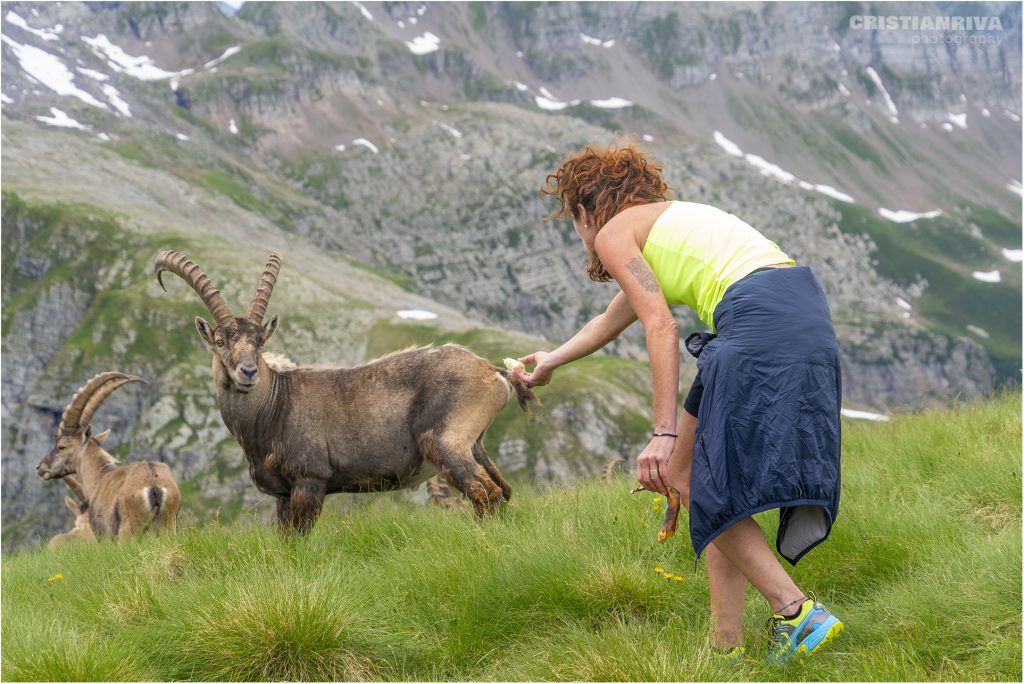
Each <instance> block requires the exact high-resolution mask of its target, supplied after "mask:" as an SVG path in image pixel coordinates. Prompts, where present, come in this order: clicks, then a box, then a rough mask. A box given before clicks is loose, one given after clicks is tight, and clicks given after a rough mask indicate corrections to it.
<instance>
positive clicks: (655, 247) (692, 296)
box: [643, 202, 796, 332]
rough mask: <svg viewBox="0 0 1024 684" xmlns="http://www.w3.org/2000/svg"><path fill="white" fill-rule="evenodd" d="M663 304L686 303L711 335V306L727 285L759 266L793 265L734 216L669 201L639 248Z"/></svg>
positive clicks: (713, 321) (723, 292) (772, 244)
mask: <svg viewBox="0 0 1024 684" xmlns="http://www.w3.org/2000/svg"><path fill="white" fill-rule="evenodd" d="M643 256H644V260H645V261H647V264H648V265H649V266H650V267H651V270H652V271H654V277H655V278H657V279H658V284H659V285H661V290H662V292H664V293H665V300H666V301H667V302H668V303H669V304H685V305H687V306H689V307H690V308H692V309H693V310H694V311H696V312H697V315H698V316H699V317H700V319H701V320H702V321H704V322H705V323H707V324H708V327H710V328H711V330H712V332H714V331H715V318H714V316H715V307H717V306H718V303H719V302H720V301H722V297H724V296H725V291H726V289H728V287H729V286H730V285H732V284H733V283H735V282H736V281H737V280H739V279H740V278H742V277H743V276H745V275H747V274H749V273H750V272H751V271H755V270H757V269H759V268H762V267H764V266H772V265H774V264H786V263H788V264H790V265H791V266H795V265H796V262H795V261H793V260H792V259H790V258H789V257H788V256H787V255H786V253H785V252H783V251H782V250H781V249H779V246H778V245H776V244H775V243H774V242H772V241H771V240H769V239H768V238H766V237H765V236H763V235H761V233H759V232H758V231H757V230H756V229H754V228H753V227H752V226H750V225H749V224H748V223H746V222H744V221H742V220H741V219H739V218H737V217H736V216H735V215H733V214H730V213H728V212H725V211H722V210H721V209H717V208H715V207H712V206H710V205H708V204H697V203H695V202H672V204H671V205H670V206H669V207H668V209H666V210H665V211H664V212H663V213H662V214H661V216H659V217H658V220H657V221H656V222H655V223H654V226H653V227H652V228H651V233H650V235H648V236H647V243H646V244H645V245H644V249H643Z"/></svg>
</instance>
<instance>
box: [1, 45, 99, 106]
mask: <svg viewBox="0 0 1024 684" xmlns="http://www.w3.org/2000/svg"><path fill="white" fill-rule="evenodd" d="M2 38H3V42H5V43H7V44H8V45H10V46H11V51H12V52H14V56H15V57H16V58H17V59H18V64H19V65H20V66H21V69H22V71H24V72H25V73H26V74H28V76H29V77H30V78H32V79H34V80H35V81H36V82H38V83H41V84H42V85H44V86H46V87H47V88H49V89H50V90H52V91H53V92H55V93H57V94H58V95H70V96H71V97H77V98H78V99H79V100H81V101H82V102H84V103H86V104H90V105H92V106H93V107H99V108H100V109H110V108H109V107H107V105H105V104H104V103H102V102H100V101H99V100H97V99H96V98H95V97H93V96H92V95H90V94H89V93H87V92H85V91H84V90H82V89H80V88H79V87H78V86H76V85H75V76H74V74H72V73H71V72H70V71H69V70H68V68H67V67H66V66H64V62H62V61H60V59H59V58H58V57H56V56H55V55H51V54H50V53H49V52H46V51H45V50H40V49H39V48H37V47H33V46H31V45H22V44H21V43H19V42H18V41H16V40H12V39H11V38H8V37H7V36H3V37H2Z"/></svg>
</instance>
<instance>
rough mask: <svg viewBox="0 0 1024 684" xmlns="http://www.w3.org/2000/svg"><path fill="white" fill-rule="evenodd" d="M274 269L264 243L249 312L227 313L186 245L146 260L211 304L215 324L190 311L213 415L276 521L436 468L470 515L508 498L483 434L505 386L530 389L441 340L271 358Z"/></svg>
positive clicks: (413, 481)
mask: <svg viewBox="0 0 1024 684" xmlns="http://www.w3.org/2000/svg"><path fill="white" fill-rule="evenodd" d="M280 269H281V257H280V255H278V254H277V253H274V254H272V255H271V256H270V260H269V261H268V262H267V265H266V268H265V269H264V271H263V276H262V277H261V278H260V284H259V286H258V287H257V289H256V295H255V296H254V297H253V300H252V304H251V305H250V307H249V311H248V313H247V314H246V315H245V316H244V317H235V316H232V315H231V312H230V311H229V309H228V307H227V305H226V304H225V303H224V299H223V297H221V294H220V292H218V291H217V289H216V288H214V287H213V284H212V283H211V282H210V279H209V278H208V277H207V276H206V275H205V274H204V273H203V272H202V271H201V270H200V269H199V267H198V266H196V264H195V263H194V262H192V261H191V260H189V259H188V258H187V257H186V256H185V255H184V254H181V253H179V252H175V251H165V252H161V253H160V254H159V255H158V256H157V258H156V263H155V270H156V275H157V278H158V279H159V278H160V274H161V273H162V272H164V271H170V272H171V273H174V274H176V275H178V276H180V277H181V278H182V279H183V280H184V281H185V282H187V283H188V284H189V285H191V286H192V288H193V289H194V290H195V291H196V293H197V294H198V295H199V296H200V298H201V299H202V300H203V303H204V304H206V307H207V308H208V309H209V310H210V313H211V314H213V317H214V320H215V322H216V325H215V327H211V326H210V324H209V323H207V322H206V321H205V320H203V319H202V318H199V317H197V318H196V319H195V325H196V329H197V330H198V331H199V335H200V337H202V338H203V340H204V341H205V342H206V344H207V346H208V347H209V348H210V351H211V352H213V378H214V384H215V386H216V390H217V403H218V405H219V407H220V415H221V417H222V418H223V420H224V424H225V425H226V426H227V428H228V430H229V431H230V432H231V434H232V435H234V437H235V439H236V440H238V443H239V445H240V446H241V447H242V450H243V451H244V452H245V456H246V459H247V460H248V461H249V474H250V476H251V477H252V480H253V482H254V483H255V485H256V488H257V489H259V490H260V491H261V492H263V493H265V494H269V495H271V496H273V497H275V498H276V499H277V518H278V522H279V523H280V524H281V525H282V526H283V527H289V528H292V529H295V530H299V531H306V530H308V529H309V528H310V527H311V526H312V525H313V523H314V522H316V519H317V518H318V517H319V515H320V509H321V507H322V505H323V499H324V495H326V494H330V493H334V492H369V491H384V490H390V489H399V488H404V487H412V486H415V485H417V484H419V483H421V482H423V481H424V480H426V479H427V478H429V477H430V476H431V475H434V474H435V473H436V472H437V471H438V470H440V471H441V472H442V473H443V474H444V475H445V477H446V479H447V480H448V481H449V482H450V483H451V484H452V485H453V486H454V487H455V488H456V489H458V490H459V491H460V492H462V493H463V494H465V495H466V496H467V497H468V498H469V499H470V501H472V502H473V505H474V507H475V508H476V510H477V512H478V513H480V514H483V513H485V512H488V511H494V510H496V509H497V507H498V504H499V503H500V502H501V500H502V499H503V498H504V499H508V498H509V496H511V492H512V489H511V487H510V486H509V484H508V482H506V481H505V479H504V478H503V477H502V476H501V473H500V472H499V471H498V469H497V468H496V467H495V465H494V464H493V463H492V462H491V460H490V458H488V456H487V453H486V452H485V451H484V446H483V435H484V431H485V430H486V429H487V428H488V427H489V426H490V424H491V423H492V422H493V421H494V418H495V417H496V416H497V415H498V413H499V412H500V411H501V410H502V408H504V407H505V405H506V404H507V403H508V401H509V399H510V398H511V397H512V394H513V393H515V394H517V395H518V398H519V404H520V406H521V407H522V408H523V409H524V410H525V409H526V401H527V399H533V398H534V397H533V393H532V392H531V391H530V390H529V389H527V388H526V387H523V386H521V385H519V384H517V383H516V382H515V380H514V376H513V375H512V373H510V372H509V371H508V370H506V369H504V368H498V367H497V366H494V365H493V364H491V363H490V362H488V361H486V360H484V359H482V358H480V357H479V356H477V355H476V354H473V353H472V352H470V351H469V350H467V349H465V348H463V347H460V346H457V345H451V344H446V345H443V346H440V347H422V348H417V349H408V350H405V351H402V352H397V353H394V354H390V355H388V356H385V357H383V358H381V359H377V360H376V361H371V362H369V363H366V364H363V365H361V366H356V367H354V368H319V367H318V368H306V367H298V368H294V369H290V370H281V369H275V368H272V367H270V366H268V364H267V362H266V360H265V359H264V358H263V356H262V354H261V353H260V350H261V349H262V347H263V345H264V344H265V343H266V341H267V340H268V339H269V338H270V336H271V335H273V334H274V331H275V330H276V329H277V325H278V317H277V316H276V315H275V316H274V317H273V318H271V319H270V321H269V322H267V323H264V322H263V318H264V316H265V315H266V310H267V304H268V303H269V301H270V295H271V293H272V291H273V287H274V283H275V282H276V280H277V276H278V273H279V271H280ZM160 285H161V287H162V286H163V282H161V283H160Z"/></svg>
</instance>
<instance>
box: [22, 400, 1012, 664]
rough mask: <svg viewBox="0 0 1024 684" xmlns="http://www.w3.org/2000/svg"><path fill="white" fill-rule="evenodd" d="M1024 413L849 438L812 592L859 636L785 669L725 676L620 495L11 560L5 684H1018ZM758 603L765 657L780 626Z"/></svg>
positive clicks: (811, 571) (985, 409) (758, 642)
mask: <svg viewBox="0 0 1024 684" xmlns="http://www.w3.org/2000/svg"><path fill="white" fill-rule="evenodd" d="M1020 415H1021V405H1020V399H1019V397H1017V396H1015V395H1004V396H1002V397H999V398H997V399H993V400H989V401H987V402H984V403H979V404H972V405H960V406H956V407H955V408H954V409H953V410H952V411H950V412H948V413H947V412H931V413H926V414H923V415H908V416H903V417H899V418H897V419H896V420H894V421H893V422H892V423H890V424H884V425H879V424H873V423H872V424H865V423H858V424H853V423H849V424H847V425H846V426H845V443H844V444H845V447H844V473H843V502H842V506H841V514H840V519H839V521H838V523H837V526H836V528H835V529H834V531H833V534H832V537H831V539H830V540H829V542H828V543H827V544H825V545H824V546H822V547H821V548H820V549H818V550H817V551H815V553H812V554H811V555H810V556H809V557H808V558H807V559H805V560H804V561H802V562H801V564H800V566H799V567H798V568H797V569H796V570H795V578H796V579H797V582H798V583H799V584H800V585H801V586H802V587H804V588H805V589H806V590H811V591H814V592H816V593H817V595H818V597H819V598H820V599H822V600H823V601H825V602H826V603H827V604H828V605H829V606H831V607H832V608H833V609H834V610H835V612H836V613H837V614H839V615H840V616H841V617H842V618H843V619H844V621H845V622H846V626H847V631H846V632H845V633H844V635H843V637H842V638H841V639H840V641H838V642H836V643H835V644H834V645H833V646H831V647H830V650H829V651H828V652H826V653H822V654H821V655H819V656H816V657H815V658H813V659H812V660H810V661H808V662H806V663H803V664H796V665H792V666H790V667H789V668H787V669H784V670H781V671H777V670H772V669H769V668H768V667H766V666H764V665H761V664H760V663H759V662H757V661H756V660H754V659H749V660H746V661H744V662H742V663H740V664H738V665H735V666H729V665H725V664H721V663H717V662H714V661H712V660H711V659H710V658H709V656H708V655H707V653H706V651H705V650H704V639H705V637H704V635H705V631H706V628H707V620H706V612H707V601H708V594H707V584H706V581H705V579H704V578H703V576H702V575H703V571H701V572H698V573H696V574H694V573H692V572H691V568H692V565H693V554H692V551H691V550H690V548H689V545H688V543H687V535H686V533H685V532H682V533H681V534H680V536H679V538H677V539H675V540H673V541H672V542H670V543H669V544H667V545H665V546H659V545H658V544H657V543H656V542H655V539H654V537H655V531H656V528H657V524H658V520H659V518H660V516H661V512H660V511H658V510H653V508H655V507H654V506H652V502H651V499H650V497H649V496H648V495H639V496H633V497H631V496H629V495H628V494H627V493H626V491H627V488H628V486H629V482H628V479H627V478H625V477H623V478H621V479H619V480H617V481H615V482H613V483H610V484H609V483H604V482H593V483H590V484H581V485H580V486H578V487H576V488H574V489H562V488H556V489H547V490H542V491H536V490H535V491H527V492H523V491H520V492H518V495H517V496H516V497H514V498H513V501H512V504H511V506H509V507H507V508H506V509H505V510H504V511H503V513H502V514H501V515H500V516H498V517H497V518H496V519H492V520H485V521H483V522H480V521H477V520H476V519H475V518H473V517H472V515H471V514H469V513H468V512H453V511H449V510H442V509H438V508H434V507H415V506H411V505H409V504H406V503H401V502H396V501H395V500H393V499H390V498H388V497H366V498H365V499H364V500H363V503H362V504H360V505H359V506H357V508H356V510H354V511H353V512H351V513H350V514H349V515H348V516H347V517H344V518H343V517H340V516H338V515H337V514H334V513H329V514H327V515H326V516H325V517H324V518H323V519H322V520H321V521H320V523H319V524H318V525H317V527H316V529H315V530H314V532H313V533H312V534H311V535H310V536H309V537H308V538H305V539H299V540H285V539H282V538H279V537H278V536H277V535H276V533H275V532H274V531H273V530H271V529H267V528H261V527H258V526H255V525H253V524H247V523H245V522H238V523H235V524H234V525H233V526H230V527H225V526H221V525H218V524H212V523H211V524H207V525H204V526H201V527H194V526H183V529H181V530H180V531H179V534H178V535H177V536H176V537H173V538H170V537H164V538H157V537H150V538H146V539H143V540H141V541H136V542H132V543H127V544H123V545H120V546H116V545H113V544H103V545H96V546H86V547H79V548H71V549H67V550H60V551H56V552H51V551H47V550H34V551H29V552H24V553H20V554H15V555H10V556H8V557H7V559H6V562H5V563H4V566H3V571H2V588H3V633H4V636H5V640H4V649H3V657H2V675H3V677H4V678H5V679H8V680H20V679H43V680H58V681H59V680H138V679H206V680H219V679H232V680H249V679H257V680H268V679H269V680H276V679H335V680H337V679H363V678H368V679H392V680H394V679H398V680H459V679H461V680H490V679H501V680H522V679H532V680H546V679H555V680H564V679H579V680H613V681H614V680H626V681H628V680H652V679H657V680H679V679H682V680H733V679H735V680H748V679H753V680H762V679H769V680H772V679H778V680H810V681H813V680H840V681H842V680H851V681H857V680H937V679H942V678H945V679H965V680H977V679H988V680H1010V681H1012V680H1017V681H1019V680H1020V678H1021V649H1020V645H1021V508H1020V500H1021V479H1020V477H1021V472H1020V457H1019V455H1020V440H1021V422H1020ZM774 517H775V516H774V514H766V515H764V516H763V517H762V518H761V520H762V523H763V525H764V526H765V528H766V531H767V533H768V534H769V536H773V534H774V524H775V521H774ZM655 566H663V567H664V568H666V569H667V570H668V571H670V572H674V573H679V574H680V575H681V577H682V580H681V581H674V580H671V579H666V578H664V577H661V576H659V575H658V574H657V573H656V572H655V571H654V567H655ZM55 573H62V574H63V576H64V578H63V579H57V580H54V581H48V578H50V577H53V576H54V575H55ZM749 598H750V600H749V601H748V605H747V614H746V624H747V628H748V631H747V646H748V652H749V653H750V654H751V655H752V656H754V657H759V656H760V655H761V654H762V653H763V650H764V647H765V638H764V636H763V635H762V634H760V630H759V628H760V626H761V624H762V620H763V619H764V618H765V606H764V603H763V602H762V601H761V600H760V599H759V598H756V597H755V595H754V594H753V593H752V592H751V593H750V595H749Z"/></svg>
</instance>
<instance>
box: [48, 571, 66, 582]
mask: <svg viewBox="0 0 1024 684" xmlns="http://www.w3.org/2000/svg"><path fill="white" fill-rule="evenodd" d="M62 579H64V575H62V574H60V573H59V572H58V573H57V574H56V575H54V576H53V577H48V578H47V579H46V581H47V582H56V581H57V580H62Z"/></svg>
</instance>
